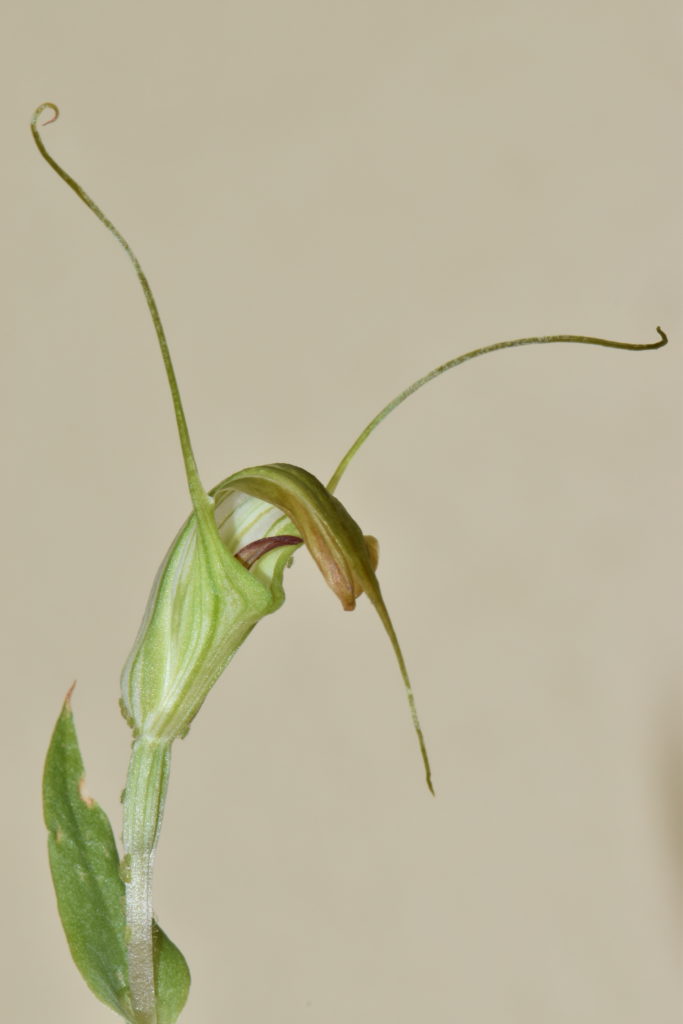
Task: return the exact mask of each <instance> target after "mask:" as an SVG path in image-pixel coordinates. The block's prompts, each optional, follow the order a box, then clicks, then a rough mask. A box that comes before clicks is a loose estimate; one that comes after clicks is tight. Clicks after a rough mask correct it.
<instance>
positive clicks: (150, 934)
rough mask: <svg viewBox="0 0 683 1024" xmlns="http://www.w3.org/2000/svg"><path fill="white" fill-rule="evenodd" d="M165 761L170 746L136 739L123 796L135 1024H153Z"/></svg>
mask: <svg viewBox="0 0 683 1024" xmlns="http://www.w3.org/2000/svg"><path fill="white" fill-rule="evenodd" d="M170 763H171V745H170V743H160V742H158V741H153V740H149V739H147V738H145V737H142V738H139V739H136V740H135V742H134V743H133V749H132V751H131V756H130V763H129V766H128V780H127V782H126V790H125V793H124V798H123V847H124V854H125V856H124V861H123V863H124V873H125V879H124V880H125V883H126V945H127V955H128V984H129V988H130V997H131V1002H132V1005H133V1010H134V1013H135V1022H136V1024H157V1012H156V985H155V977H154V912H153V908H152V874H153V871H154V854H155V852H156V847H157V842H158V840H159V832H160V830H161V820H162V817H163V812H164V801H165V799H166V789H167V786H168V777H169V772H170Z"/></svg>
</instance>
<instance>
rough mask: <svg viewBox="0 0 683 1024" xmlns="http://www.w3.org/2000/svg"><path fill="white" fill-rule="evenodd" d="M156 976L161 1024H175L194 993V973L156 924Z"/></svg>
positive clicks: (159, 1020) (158, 1013)
mask: <svg viewBox="0 0 683 1024" xmlns="http://www.w3.org/2000/svg"><path fill="white" fill-rule="evenodd" d="M154 972H155V975H156V987H157V1016H158V1024H175V1021H176V1020H177V1019H178V1017H179V1016H180V1011H181V1010H182V1008H183V1007H184V1005H185V1003H186V1002H187V997H188V994H189V991H190V969H189V967H188V966H187V961H186V960H185V957H184V956H183V954H182V953H181V952H180V950H179V949H178V947H177V946H176V945H174V943H173V942H171V940H170V939H169V937H168V935H166V934H165V933H164V932H163V931H162V930H161V928H160V927H159V925H158V924H157V923H156V921H155V922H154Z"/></svg>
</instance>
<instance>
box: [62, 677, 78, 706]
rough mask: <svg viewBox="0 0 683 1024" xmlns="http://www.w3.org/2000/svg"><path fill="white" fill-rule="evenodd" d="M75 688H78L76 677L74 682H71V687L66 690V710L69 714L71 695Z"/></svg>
mask: <svg viewBox="0 0 683 1024" xmlns="http://www.w3.org/2000/svg"><path fill="white" fill-rule="evenodd" d="M75 689H76V680H75V679H74V681H73V683H72V684H71V686H70V687H69V689H68V690H67V691H66V697H65V698H64V710H65V711H67V712H68V713H69V714H71V697H72V695H73V692H74V690H75Z"/></svg>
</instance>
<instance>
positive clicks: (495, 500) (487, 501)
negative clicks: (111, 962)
mask: <svg viewBox="0 0 683 1024" xmlns="http://www.w3.org/2000/svg"><path fill="white" fill-rule="evenodd" d="M2 20H3V27H2V42H1V43H0V48H1V49H2V62H1V65H0V66H1V68H2V70H1V71H0V75H1V76H2V97H3V101H2V108H3V110H2V125H3V132H2V161H1V162H0V180H1V182H2V188H1V189H0V196H1V199H0V201H1V202H2V219H1V223H2V246H1V251H2V302H1V303H0V319H1V321H2V323H1V342H0V346H1V348H0V352H1V358H2V366H1V374H0V385H1V387H2V396H1V404H0V414H1V415H2V434H1V437H2V456H3V463H2V465H3V469H2V480H3V484H4V499H3V519H2V524H3V526H2V552H1V558H2V562H1V564H2V573H1V580H2V583H1V585H2V623H3V634H4V636H3V667H2V687H3V705H2V706H3V721H4V728H3V739H2V744H1V745H0V758H1V759H2V765H1V776H0V777H1V778H2V801H3V803H2V808H3V833H2V835H3V840H2V845H1V847H0V862H1V869H2V870H1V871H0V879H1V880H2V881H1V885H2V911H3V921H4V925H3V928H2V939H1V940H0V945H1V947H2V948H1V949H0V959H1V962H2V965H3V986H2V990H3V996H2V1016H3V1019H6V1020H7V1021H12V1024H35V1022H38V1021H49V1022H50V1024H80V1022H83V1024H86V1022H87V1024H99V1022H102V1024H105V1022H106V1021H109V1020H113V1017H112V1015H111V1013H110V1012H109V1011H108V1010H107V1009H106V1008H105V1007H103V1006H101V1005H100V1004H97V1003H96V1002H95V1000H94V998H93V997H92V996H91V995H90V993H89V992H88V991H87V989H86V987H85V985H84V984H83V982H82V981H81V979H80V978H79V976H78V974H77V972H76V970H75V968H74V967H73V964H72V963H71V961H70V959H69V954H68V951H67V947H66V944H65V941H64V938H63V935H62V932H61V928H60V924H59V921H58V918H57V914H56V908H55V901H54V895H53V892H52V889H51V883H50V879H49V874H48V869H47V859H46V853H45V835H44V829H43V825H42V821H41V812H40V775H41V769H42V760H43V757H44V753H45V750H46V747H47V742H48V739H49V735H50V732H51V729H52V726H53V723H54V721H55V719H56V716H57V713H58V711H59V707H60V704H61V701H62V699H63V696H64V693H65V691H66V690H67V688H68V686H69V685H70V684H71V682H72V681H73V680H74V679H77V680H78V686H77V689H76V695H75V698H74V708H75V715H76V722H77V726H78V729H79V734H80V738H81V743H82V748H83V754H84V758H85V761H86V767H87V771H88V786H89V789H90V791H91V792H92V793H93V794H94V795H95V796H96V797H97V799H98V800H99V801H100V803H101V804H102V805H103V806H104V807H105V809H106V810H107V811H108V813H109V814H110V815H111V817H112V821H113V823H114V828H115V830H116V832H117V833H118V831H119V829H120V807H119V802H118V800H119V793H120V790H121V787H122V785H123V780H124V776H125V769H126V761H127V753H128V744H129V734H128V730H127V727H126V726H125V724H124V722H123V720H122V719H121V718H120V716H119V713H118V709H117V698H118V674H119V671H120V667H121V665H122V663H123V661H124V658H125V656H126V654H127V651H128V647H129V645H130V644H131V643H132V641H133V638H134V635H135V631H136V629H137V626H138V622H139V619H140V616H141V613H142V610H143V607H144V603H145V600H146V596H147V592H148V589H149V587H150V585H151V582H152V579H153V576H154V573H155V571H156V568H157V566H158V564H159V562H160V560H161V558H162V556H163V554H164V552H165V549H166V547H167V545H168V544H169V543H170V541H171V539H172V537H173V535H174V533H175V531H176V529H177V528H178V527H179V525H180V523H181V522H182V520H183V519H184V517H185V515H186V514H187V510H188V498H187V493H186V489H185V483H184V479H183V472H182V466H181V462H180V457H179V451H178V444H177V440H176V435H175V428H174V424H173V420H172V415H171V407H170V402H169V399H168V395H167V391H166V386H165V383H164V379H163V375H162V369H161V363H160V360H159V356H158V352H157V351H156V348H155V340H154V336H153V332H152V329H151V326H150V323H149V321H148V317H147V312H146V309H145V306H144V301H143V299H142V295H141V293H140V289H139V287H138V285H137V283H136V281H135V279H134V277H133V275H132V271H131V269H130V266H129V265H128V264H127V261H126V259H125V257H124V255H123V253H122V252H121V251H120V249H119V248H118V247H117V246H116V244H115V243H114V241H113V240H112V239H111V238H110V237H108V236H107V234H106V232H105V231H104V230H103V229H102V227H101V225H99V224H98V223H97V222H96V221H95V219H94V218H93V217H92V216H91V215H90V214H89V213H88V211H87V210H86V209H85V207H83V206H82V205H81V204H80V203H79V202H78V201H77V200H76V199H75V197H74V196H73V194H72V193H70V192H69V190H68V189H67V188H66V187H65V186H64V185H63V184H62V183H61V182H60V181H59V180H58V179H57V178H56V177H55V175H54V174H52V172H51V171H50V170H49V168H48V167H47V166H46V165H45V164H44V163H43V161H42V160H41V159H40V157H39V156H38V154H37V152H36V151H35V149H34V147H33V144H32V142H31V138H30V134H29V131H28V124H29V120H30V117H31V113H32V111H33V109H34V107H36V106H37V104H38V103H40V102H43V101H45V100H52V101H54V102H57V103H58V104H59V105H60V107H61V110H62V116H61V119H60V121H59V122H58V123H57V124H56V125H52V126H50V128H49V129H47V130H46V133H45V140H46V142H47V144H48V145H49V146H50V147H51V149H52V151H53V152H54V154H55V156H56V157H57V158H58V159H60V160H62V161H63V162H64V164H65V165H66V167H67V168H69V169H70V170H71V172H72V173H73V174H74V175H75V176H76V177H77V178H78V179H79V180H80V181H82V183H83V184H84V186H85V187H86V188H87V189H88V190H89V191H90V192H91V193H92V194H93V195H94V196H95V197H96V198H97V200H98V201H99V202H100V203H101V204H102V205H103V206H104V208H105V209H106V211H107V212H108V214H109V215H110V216H111V217H112V218H113V220H114V221H115V222H116V223H117V225H118V226H119V228H120V229H121V230H122V231H123V232H124V234H125V235H126V236H127V237H129V239H130V241H131V242H132V244H133V245H134V247H135V248H136V250H137V252H138V255H139V256H140V258H141V260H142V262H143V264H144V266H145V268H146V270H147V272H148V275H149V277H150V279H151V281H152V285H153V287H154V288H155V291H156V295H157V299H158V302H159V305H160V307H161V310H162V314H163V316H164V318H165V322H166V325H167V329H168V334H169V340H170V344H171V347H172V351H173V355H174V358H175V360H176V365H177V371H178V376H179V379H180V383H181V388H182V391H183V395H184V398H185V402H186V408H187V414H188V419H189V422H190V428H191V431H192V436H193V440H194V444H195V448H196V452H197V457H198V461H199V465H200V471H201V474H202V477H203V480H204V482H205V484H206V485H207V486H211V485H213V484H215V483H216V482H217V481H218V480H220V479H222V478H223V477H225V476H227V475H229V474H230V473H232V472H234V471H236V470H238V469H240V468H242V467H245V466H249V465H253V464H258V463H263V462H271V461H278V460H282V461H289V462H294V463H296V464H300V465H303V466H304V467H306V468H308V469H309V470H311V471H312V472H314V473H316V474H318V475H319V476H321V477H323V478H325V477H326V475H327V474H329V473H330V472H331V469H332V468H333V466H334V464H335V461H336V460H337V459H338V458H339V457H340V455H341V454H342V452H343V451H344V450H345V448H346V446H347V445H348V444H349V443H350V442H351V440H352V439H353V437H354V436H355V435H356V433H357V432H358V431H359V430H360V429H361V428H362V426H363V425H364V424H365V423H366V422H367V420H368V419H369V418H370V417H371V416H372V415H373V414H374V413H375V412H376V411H377V410H378V409H379V408H380V406H381V405H382V404H383V403H384V402H385V401H387V400H388V399H389V398H391V397H392V395H394V394H395V393H396V392H397V391H399V390H400V389H401V388H402V387H404V386H405V385H406V384H408V383H409V382H410V381H411V380H412V379H414V378H415V377H418V376H420V375H421V374H422V373H424V372H426V371H427V370H429V369H430V368H431V367H432V366H435V365H437V364H439V363H442V362H444V361H445V360H446V359H448V358H450V357H452V356H454V355H457V354H458V353H461V352H465V351H467V350H468V349H469V348H473V347H475V346H478V345H483V344H487V343H489V342H493V341H499V340H503V339H506V338H515V337H520V336H526V335H531V334H549V333H566V332H578V333H587V334H592V335H598V336H602V337H608V338H615V339H620V340H625V341H641V342H644V341H650V340H652V339H654V337H655V326H656V325H657V324H661V325H662V327H664V328H665V329H666V330H667V331H668V332H669V334H670V338H671V344H670V345H669V347H668V348H667V349H663V350H660V351H657V352H646V353H630V352H614V351H606V350H602V349H589V348H584V347H578V346H562V347H560V346H554V347H548V348H544V349H540V348H537V349H533V348H527V349H522V350H516V351H512V352H506V353H502V354H498V355H496V356H492V357H490V358H488V357H487V358H486V359H482V360H478V361H476V362H474V363H470V364H468V365H467V366H465V367H462V368H460V369H458V370H457V371H454V372H453V373H452V374H451V375H450V376H446V377H443V378H441V379H440V380H439V381H438V382H437V383H435V384H432V385H430V387H429V388H427V389H425V390H424V391H422V392H421V393H420V394H419V395H417V396H415V397H414V398H413V399H411V401H410V402H409V403H408V404H407V405H405V406H403V407H402V408H401V410H400V411H398V412H396V413H395V415H394V416H393V417H392V418H391V419H390V420H388V421H387V422H386V423H385V424H384V425H383V426H382V428H381V429H380V431H379V432H378V433H377V434H376V435H375V437H374V438H373V439H372V441H371V442H369V443H368V445H367V447H366V448H365V449H364V450H363V452H362V453H361V454H360V455H359V456H358V458H357V460H356V462H355V463H354V464H353V465H352V467H351V469H350V470H349V473H348V475H347V477H346V479H345V481H344V483H343V486H342V487H341V488H340V490H339V497H340V498H341V499H342V501H344V502H345V503H346V505H347V506H348V508H349V509H350V511H351V512H352V514H353V515H354V516H355V518H357V519H358V520H359V522H360V523H361V525H362V527H363V529H364V530H365V531H366V532H368V533H374V534H375V535H377V536H378V538H379V540H380V545H381V555H380V580H381V583H382V586H383V589H384V593H385V597H386V600H387V604H388V606H389V608H390V611H391V613H392V615H393V618H394V622H395V625H396V628H397V630H398V632H399V635H400V637H401V639H402V643H403V645H404V649H405V654H406V658H407V661H408V664H409V666H410V669H411V672H412V676H413V682H414V687H415V691H416V696H417V701H418V705H419V709H420V712H421V715H422V721H423V725H424V729H425V733H426V736H427V739H428V743H429V749H430V752H431V757H432V760H433V767H434V777H435V784H436V790H437V796H436V799H433V798H432V797H430V796H429V794H428V793H427V790H426V788H425V785H424V782H423V778H422V772H421V766H420V762H419V757H418V752H417V747H416V743H415V740H414V737H413V735H412V732H411V726H410V720H409V716H408V713H407V709H406V706H405V700H404V696H403V693H402V687H401V681H400V677H399V675H398V671H397V669H396V666H395V664H394V662H393V659H392V655H391V651H390V648H389V645H388V643H387V640H386V637H385V636H384V635H383V633H382V630H381V628H380V626H379V623H378V622H377V620H376V617H375V616H374V614H373V612H372V609H371V608H370V606H369V605H368V603H367V602H366V601H363V600H361V601H360V602H359V606H358V609H357V610H356V612H355V613H354V614H345V613H343V612H342V611H341V609H340V607H339V605H338V603H337V602H336V601H335V599H334V597H333V595H332V594H331V593H330V592H329V591H328V590H327V588H326V587H325V585H324V583H323V581H322V580H321V579H320V577H319V575H318V573H317V571H316V570H315V568H314V567H312V566H311V564H310V561H309V559H308V558H307V556H306V555H305V554H299V555H298V556H297V558H296V562H295V566H294V568H293V569H292V570H291V571H290V572H289V573H288V575H287V578H286V585H287V595H288V597H287V603H286V605H285V607H284V608H283V610H282V611H280V612H279V613H278V615H276V616H274V617H272V619H270V620H268V621H264V622H263V623H262V624H261V625H260V626H259V627H258V629H257V630H256V631H255V633H254V634H253V635H252V637H251V638H250V639H249V641H248V643H247V644H246V645H245V647H244V648H243V649H242V650H241V651H240V653H239V654H238V656H237V658H236V659H235V661H234V662H233V664H232V665H231V667H230V668H229V670H228V672H227V674H226V676H225V677H224V678H223V679H222V680H221V681H220V683H219V684H218V685H217V686H216V688H215V690H214V691H213V693H212V694H211V695H210V697H209V699H208V701H207V704H206V706H205V708H204V710H203V712H202V714H201V715H200V716H199V718H198V719H197V721H196V722H195V724H194V726H193V728H192V730H191V732H190V735H189V737H188V738H187V739H186V740H184V741H183V742H182V743H179V744H178V745H177V748H176V750H175V753H174V770H173V777H172V780H171V789H170V795H169V801H168V807H167V818H166V824H165V828H164V832H163V835H162V839H161V845H160V848H159V856H158V868H157V878H156V900H155V901H156V907H157V911H158V915H159V918H160V920H161V921H162V923H163V925H164V927H165V929H166V930H167V931H168V932H169V934H170V935H171V937H172V938H173V939H174V940H175V941H176V942H177V943H178V945H179V946H180V947H181V949H182V950H183V951H184V953H185V954H186V956H187V958H188V960H189V963H190V966H191V969H192V973H193V988H192V992H191V995H190V1001H189V1003H188V1006H187V1009H186V1012H185V1013H184V1015H183V1017H182V1021H183V1022H185V1024H213V1022H221V1024H222V1022H230V1021H239V1022H240V1024H271V1022H272V1024H290V1022H291V1024H301V1022H311V1024H314V1022H315V1024H342V1022H343V1024H348V1022H350V1021H354V1022H356V1021H357V1022H360V1024H379V1022H384V1021H387V1022H388V1021H391V1022H392V1024H408V1022H410V1024H414V1022H416V1021H419V1022H424V1024H454V1022H467V1024H511V1022H513V1024H516V1022H519V1024H575V1022H579V1021H580V1022H581V1024H651V1022H657V1024H673V1022H674V1021H679V1020H680V1019H681V1016H680V1015H681V1009H682V1004H681V989H680V973H679V972H680V967H681V955H680V954H681V935H680V925H681V885H680V882H681V864H682V857H683V826H682V822H681V798H682V794H683V786H682V775H681V702H680V671H681V661H682V659H681V641H680V623H681V612H682V611H683V600H682V593H681V565H682V563H681V554H682V551H681V512H682V508H681V504H682V503H681V475H682V474H681V468H682V465H681V414H680V404H681V351H683V317H682V315H681V313H682V303H681V280H682V278H681V273H682V270H683V259H682V235H683V216H682V202H681V181H682V180H683V175H682V172H683V160H682V140H681V125H682V124H683V119H682V114H683V110H682V104H681V86H682V81H681V56H682V47H681V20H682V19H681V11H680V5H679V4H678V3H675V2H673V0H655V2H653V3H651V4H645V3H643V2H641V0H619V2H617V0H575V2H573V3H571V4H568V3H561V4H560V3H556V2H547V0H543V2H541V0H520V2H518V3H515V4H512V3H505V2H503V0H492V2H490V3H486V4H484V3H480V2H477V3H475V2H473V0H457V2H450V3H449V2H443V0H442V2H436V0H420V2H417V0H406V2H394V3H391V2H389V0H363V2H362V3H361V2H357V0H346V2H345V3H320V2H318V3H315V2H312V0H284V2H280V3H278V2H276V0H257V2H253V3H239V4H238V3H235V2H233V0H227V2H225V0H224V2H221V3H218V2H209V0H196V2H195V3H193V4H192V5H189V4H181V3H176V2H174V0H172V2H167V3H163V4H162V3H160V2H158V0H149V2H146V3H131V2H130V0H120V2H118V3H116V4H111V3H103V2H101V0H97V2H93V0H90V2H87V3H86V2H77V0H63V2H62V3H60V4H52V3H47V2H45V0H38V2H36V0H26V2H24V3H22V4H11V5H7V7H6V9H5V11H4V14H3V19H2Z"/></svg>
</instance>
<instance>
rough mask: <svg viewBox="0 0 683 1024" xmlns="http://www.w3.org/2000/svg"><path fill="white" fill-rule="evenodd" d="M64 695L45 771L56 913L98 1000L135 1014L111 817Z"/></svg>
mask: <svg viewBox="0 0 683 1024" xmlns="http://www.w3.org/2000/svg"><path fill="white" fill-rule="evenodd" d="M70 697H71V692H69V694H68V695H67V698H66V700H65V702H64V707H63V708H62V713H61V714H60V716H59V719H58V720H57V725H56V726H55V731H54V733H53V734H52V740H51V741H50V747H49V749H48V752H47V759H46V761H45V772H44V775H43V813H44V815H45V824H46V825H47V829H48V832H49V836H48V852H49V855H50V869H51V871H52V882H53V884H54V887H55V892H56V894H57V905H58V907H59V916H60V917H61V919H62V925H63V927H64V932H65V934H66V939H67V942H68V943H69V949H70V950H71V955H72V957H73V959H74V962H75V964H76V966H77V967H78V969H79V971H80V972H81V974H82V975H83V979H84V981H85V982H86V984H87V985H88V986H89V988H90V989H91V990H92V991H93V992H94V994H95V995H96V996H97V998H98V999H101V1000H102V1002H103V1003H106V1005H107V1006H109V1007H111V1009H112V1010H115V1011H116V1012H117V1013H119V1014H121V1016H122V1017H124V1018H125V1019H127V1020H131V1019H132V1013H131V1007H130V1002H129V999H128V993H127V987H128V986H127V977H128V968H127V963H126V943H125V916H124V886H123V881H122V879H121V876H120V874H119V855H118V852H117V849H116V843H115V841H114V835H113V832H112V829H111V825H110V824H109V819H108V818H107V815H106V814H105V813H104V811H103V810H102V809H101V808H100V807H98V805H97V804H96V803H95V801H94V800H93V799H92V797H90V796H89V795H88V793H87V791H86V789H85V774H84V770H83V760H82V758H81V753H80V750H79V748H78V740H77V738H76V730H75V728H74V722H73V714H72V712H71V702H70Z"/></svg>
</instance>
